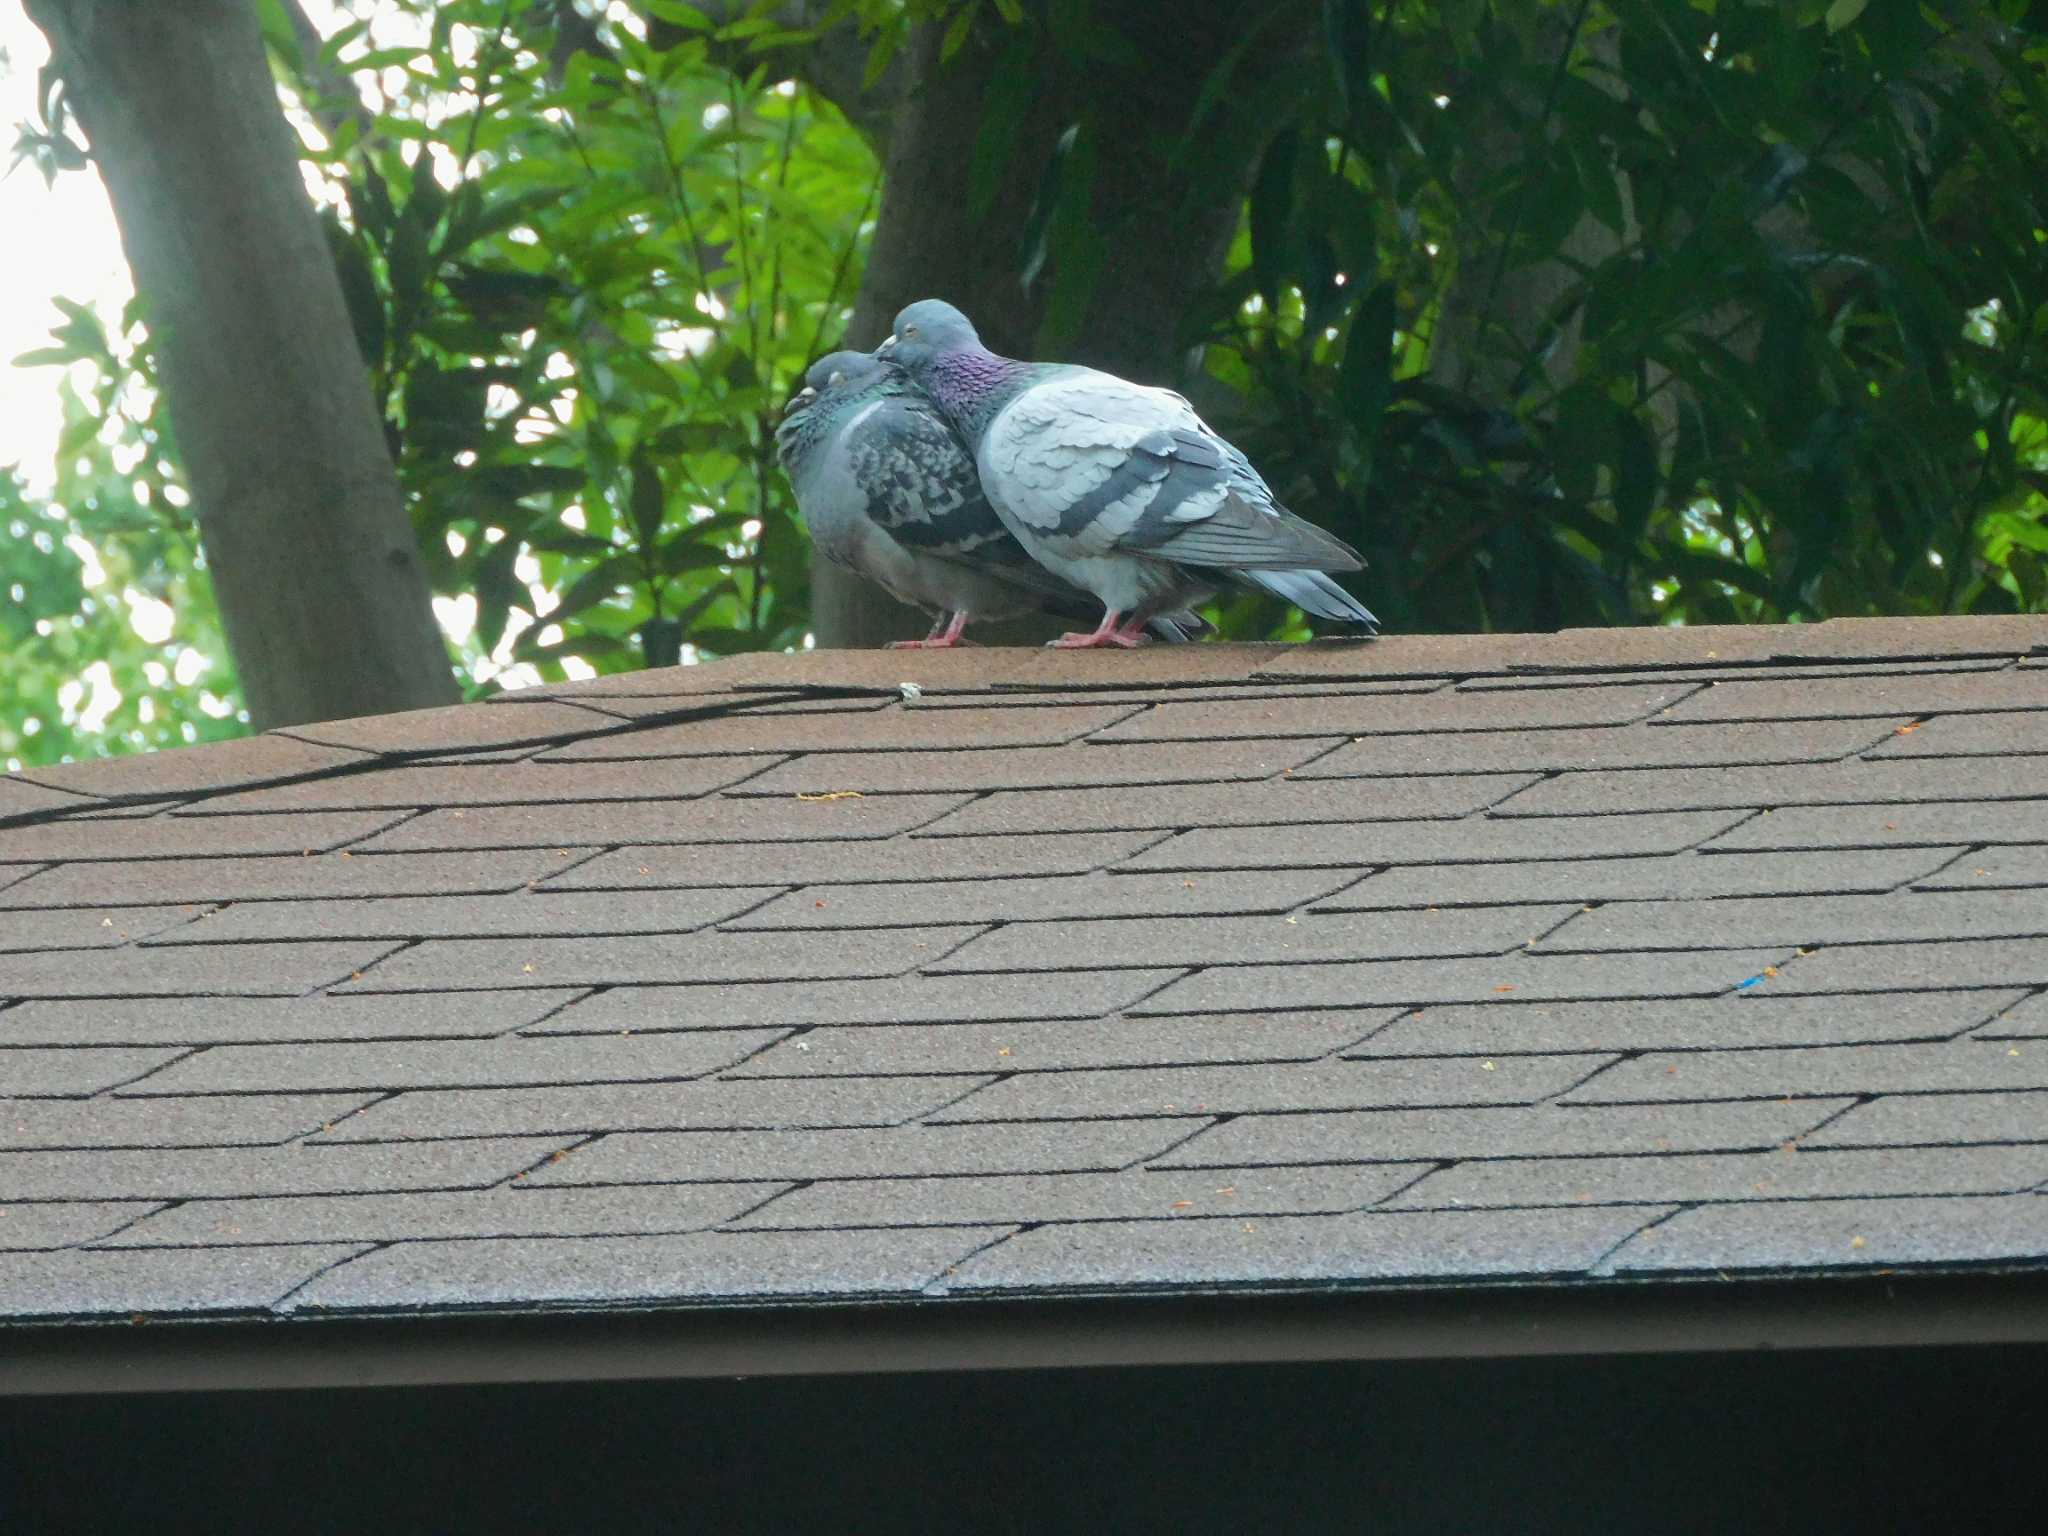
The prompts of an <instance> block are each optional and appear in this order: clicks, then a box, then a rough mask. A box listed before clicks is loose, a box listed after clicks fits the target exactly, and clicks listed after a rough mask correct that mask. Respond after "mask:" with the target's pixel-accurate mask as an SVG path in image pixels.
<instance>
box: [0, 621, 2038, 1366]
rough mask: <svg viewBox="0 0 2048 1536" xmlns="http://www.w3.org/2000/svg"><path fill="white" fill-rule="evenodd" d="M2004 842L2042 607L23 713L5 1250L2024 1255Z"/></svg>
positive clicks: (34, 1315)
mask: <svg viewBox="0 0 2048 1536" xmlns="http://www.w3.org/2000/svg"><path fill="white" fill-rule="evenodd" d="M2044 854H2048V623H2044V622H2043V621H2040V620H2030V619H2012V620H1939V621H1917V622H1914V621H1877V620H1865V621H1840V622H1833V623H1827V624H1821V625H1815V626H1808V627H1792V628H1756V629H1748V628H1744V629H1733V628H1731V629H1692V630H1676V629H1654V630H1632V631H1610V632H1587V631H1580V632H1567V633H1564V634H1559V635H1549V636H1488V637H1440V638H1431V637H1414V638H1409V637H1394V638H1388V639H1382V640H1379V641H1377V642H1372V643H1353V644H1341V643H1319V644H1314V645H1308V646H1302V647H1293V648H1289V647H1284V646H1225V645H1205V646H1190V647H1175V648H1166V647H1158V648H1154V649H1151V650H1147V651H1144V652H1139V653H1135V654H1116V655H1100V654H1075V653H1059V652H1040V651H1030V652H1023V651H1003V650H978V651H964V652H954V653H946V654H905V653H894V654H892V653H887V652H867V653H816V654H809V655H802V656H772V657H760V658H751V659H746V660H736V661H730V662H722V663H716V664H711V665H706V666H701V667H694V668H679V669H674V670H668V671H655V672H643V673H635V674H630V675H624V676H620V677H615V678H607V679H603V680H600V681H598V682H594V683H589V684H584V685H575V686H569V687H561V688H553V689H546V690H538V691H531V692H523V693H518V694H513V695H508V696H505V697H503V698H501V699H498V700H494V701H492V702H490V703H488V704H479V705H473V706H468V707H464V708H459V709H452V710H430V711H425V712H421V713H416V714H408V715H396V716H390V717H384V718H379V719H371V720H355V721H344V722H340V723H336V724H330V725H321V726H308V727H304V728H297V729H293V730H289V731H282V732H276V733H272V734H270V735H266V736H261V737H258V738H255V739H253V740H249V741H244V742H236V743H232V744H227V745H221V746H213V747H201V748H193V749H188V750H185V751H178V752H171V753H166V754H163V755H160V756H155V757H145V758H128V759H120V760H114V761H107V762H97V763H90V764H80V765H73V766H66V767H61V768H50V769H38V770H35V771H32V772H29V773H25V774H20V775H16V776H13V777H11V778H7V779H5V780H0V1100H4V1102H0V1148H4V1149H5V1150H4V1151H0V1250H5V1257H4V1261H0V1315H5V1316H7V1317H10V1318H13V1319H15V1320H17V1321H29V1320H39V1319H40V1320H50V1319H71V1320H78V1319H90V1318H118V1319H123V1320H125V1319H128V1318H130V1317H132V1316H136V1315H148V1316H159V1317H162V1316H168V1317H185V1318H191V1317H203V1318H214V1319H226V1318H236V1317H240V1318H244V1319H246V1318H250V1317H258V1318H269V1319H278V1318H283V1317H286V1316H292V1317H297V1318H305V1317H311V1316H328V1315H335V1314H358V1315H360V1314H384V1315H389V1314H417V1313H419V1312H421V1311H426V1312H430V1313H438V1312H445V1311H448V1310H451V1309H478V1308H482V1309H501V1310H509V1311H514V1312H528V1311H533V1310H536V1309H544V1308H549V1307H559V1306H573V1307H579V1308H606V1309H609V1308H619V1307H644V1306H656V1307H684V1306H689V1305H692V1304H699V1303H709V1302H715V1303H728V1304H731V1303H763V1302H770V1301H772V1302H778V1303H798V1302H801V1303H807V1304H831V1303H835V1302H846V1301H856V1300H857V1301H866V1302H872V1301H875V1300H877V1299H897V1300H901V1301H905V1302H911V1303H915V1304H916V1305H918V1306H919V1307H922V1308H925V1309H926V1314H927V1315H928V1314H929V1312H930V1310H931V1309H933V1308H937V1309H939V1310H944V1309H945V1308H947V1307H950V1306H952V1305H954V1304H955V1303H957V1302H958V1300H959V1299H960V1298H964V1297H1021V1296H1030V1297H1040V1298H1042V1297H1046V1296H1060V1295H1067V1294H1073V1293H1086V1294H1095V1295H1101V1294H1111V1295H1118V1296H1128V1295H1131V1294H1133V1293H1141V1292H1152V1291H1164V1292H1169V1293H1181V1294H1185V1293H1190V1292H1213V1291H1215V1290H1218V1289H1225V1290H1228V1289H1236V1288H1253V1289H1266V1290H1271V1289H1279V1290H1290V1289H1292V1290H1300V1289H1303V1288H1310V1289H1323V1290H1327V1289H1330V1288H1337V1289H1346V1290H1349V1289H1359V1288H1375V1287H1387V1286H1389V1285H1398V1286H1406V1287H1415V1286H1425V1287H1430V1288H1444V1287H1451V1288H1459V1289H1460V1291H1461V1293H1463V1291H1464V1290H1465V1289H1466V1288H1476V1287H1487V1286H1499V1285H1501V1284H1503V1283H1505V1282H1518V1283H1523V1284H1531V1283H1541V1284H1544V1285H1547V1286H1551V1287H1559V1286H1564V1287H1576V1288H1587V1287H1592V1288H1606V1290H1608V1291H1611V1290H1612V1289H1613V1288H1615V1287H1616V1286H1619V1285H1622V1284H1624V1283H1626V1282H1629V1281H1631V1280H1637V1281H1639V1280H1642V1279H1644V1278H1646V1277H1674V1276H1718V1277H1730V1276H1733V1277H1737V1278H1741V1277H1744V1276H1763V1275H1782V1274H1786V1273H1797V1274H1831V1273H1837V1272H1839V1273H1853V1272H1857V1271H1866V1272H1867V1271H1870V1270H1873V1269H1886V1270H1894V1269H1906V1268H1910V1267H1914V1266H1924V1267H1932V1268H1936V1269H1942V1270H1955V1269H1969V1268H1971V1267H1973V1266H1974V1267H1979V1268H1985V1267H1989V1268H1994V1269H2002V1270H2005V1271H2007V1272H2010V1271H2011V1270H2013V1269H2015V1268H2018V1269H2030V1268H2032V1269H2038V1268H2043V1267H2048V1193H2044V1192H2048V894H2044V890H2043V887H2044V886H2048V857H2044ZM270 1326H272V1327H275V1323H274V1322H272V1323H271V1324H270Z"/></svg>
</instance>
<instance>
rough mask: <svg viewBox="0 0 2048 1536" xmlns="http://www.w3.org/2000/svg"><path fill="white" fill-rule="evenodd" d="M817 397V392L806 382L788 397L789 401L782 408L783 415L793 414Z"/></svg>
mask: <svg viewBox="0 0 2048 1536" xmlns="http://www.w3.org/2000/svg"><path fill="white" fill-rule="evenodd" d="M817 398H818V392H817V391H816V390H815V389H813V388H811V386H810V385H808V384H806V385H805V386H804V387H803V388H802V389H800V390H798V391H797V392H796V393H795V394H793V395H791V396H790V397H789V403H788V404H787V405H785V406H784V407H783V408H782V414H783V415H784V416H794V415H795V414H796V413H797V412H798V411H801V410H803V409H804V408H805V407H807V406H808V405H809V404H810V403H811V402H812V401H813V400H815V399H817Z"/></svg>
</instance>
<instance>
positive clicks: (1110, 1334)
mask: <svg viewBox="0 0 2048 1536" xmlns="http://www.w3.org/2000/svg"><path fill="white" fill-rule="evenodd" d="M2040 1343H2048V1273H2044V1272H2043V1271H2042V1270H2040V1269H2019V1270H2002V1269H1975V1270H1967V1271H1925V1270H1921V1271H1907V1270H1899V1271H1886V1272H1874V1273H1870V1274H1864V1275H1855V1276H1841V1275H1804V1276H1786V1277H1779V1278H1772V1279H1743V1280H1719V1279H1712V1278H1704V1277H1703V1278H1702V1279H1701V1280H1699V1281H1694V1282H1686V1281H1674V1280H1671V1279H1660V1280H1657V1281H1617V1282H1612V1283H1606V1284H1595V1285H1588V1284H1586V1283H1584V1282H1578V1283H1572V1284H1503V1285H1494V1286H1466V1287H1456V1288H1445V1287H1431V1288H1387V1287H1376V1288H1372V1289H1321V1290H1313V1291H1310V1290H1301V1291H1275V1290H1259V1291H1234V1292H1208V1293H1189V1292H1178V1293H1166V1294H1153V1295H1133V1294H1128V1293H1121V1294H1104V1295H1095V1296H1061V1297H1037V1298H1025V1299H1020V1298H1017V1297H1001V1298H986V1299H983V1298H964V1297H953V1298H947V1299H944V1300H921V1301H911V1302H905V1301H902V1300H891V1301H863V1302H848V1303H818V1302H805V1303H800V1304H788V1305H780V1306H745V1307H736V1306H698V1307H649V1308H638V1309H630V1308H616V1307H614V1308H605V1309H601V1310H598V1309H591V1310H570V1309H558V1310H551V1311H524V1312H481V1311H473V1312H454V1311H450V1312H438V1313H426V1314H410V1315H406V1316H380V1317H322V1318H298V1319H290V1320H280V1319H277V1318H274V1317H273V1318H237V1319H226V1320H223V1319H205V1320H190V1321H171V1322H150V1323H148V1324H141V1323H129V1322H122V1323H74V1324H52V1325H46V1326H27V1327H14V1328H9V1329H5V1330H0V1396H45V1395H72V1394H94V1393H134V1392H202V1391H251V1390H258V1391H263V1390H268V1391H276V1390H297V1389H318V1388H342V1387H405V1386H414V1387H418V1386H452V1385H483V1384H506V1383H521V1382H544V1381H547V1382H570V1381H624V1380H685V1379H692V1378H712V1377H735V1376H829V1375H859V1374H867V1373H880V1372H919V1371H983V1370H1043V1369H1057V1368H1085V1367H1117V1366H1158V1365H1250V1364H1277V1363H1287V1362H1314V1361H1330V1362H1335V1361H1353V1362H1359V1361H1393V1360H1411V1361H1412V1360H1453V1359H1503V1358H1515V1357H1535V1356H1556V1355H1641V1354H1665V1353H1718V1352H1723V1351H1731V1350H1786V1349H1842V1348H1860V1349H1874V1348H1906V1347H1930V1346H1932V1347H1940V1346H1965V1345H1990V1344H2040Z"/></svg>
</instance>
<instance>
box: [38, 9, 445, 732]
mask: <svg viewBox="0 0 2048 1536" xmlns="http://www.w3.org/2000/svg"><path fill="white" fill-rule="evenodd" d="M26 5H27V9H28V13H29V16H30V19H31V20H33V21H34V22H35V23H36V24H37V25H38V26H39V27H41V28H42V30H43V31H44V33H45V34H47V35H48V37H49V39H50V44H51V50H52V53H53V56H54V59H55V63H56V66H57V69H58V71H59V73H60V74H61V75H62V76H63V78H64V81H65V84H66V88H67V96H68V100H69V102H70V105H71V108H72V110H73V111H74V112H75V113H76V114H77V116H78V118H79V120H80V122H81V123H82V124H83V125H84V127H85V131H86V133H87V135H88V137H89V138H90V139H91V143H92V155H93V160H94V161H95V163H96V164H97V165H98V166H99V171H100V175H101V176H102V177H103V178H104V179H105V182H106V186H107V191H108V194H109V196H110V197H111V199H112V201H113V205H114V215H115V218H116V220H117V221H118V223H119V225H120V230H121V243H122V246H123V248H124V249H125V250H126V252H127V256H128V263H129V266H130V267H131V268H132V269H133V271H134V275H135V286H136V288H137V290H138V292H140V294H141V295H142V297H143V300H144V303H145V305H146V307H147V312H148V317H149V325H150V332H151V337H152V340H153V343H154V346H155V349H156V353H157V357H158V359H159V366H160V376H161V378H162V381H163V387H164V392H165V398H166V400H167V402H168V404H169V407H170V412H171V417H172V421H173V424H174V425H175V427H176V430H177V434H178V446H179V451H180V455H181V457H182V459H183V462H184V465H185V469H186V473H187V474H188V476H189V477H190V481H191V487H192V496H193V504H194V508H195V511H196V513H197V517H198V522H199V529H200V537H201V540H202V543H203V545H204V547H205V551H206V559H207V565H208V567H209V568H210V570H211V573H212V578H213V586H214V592H215V595H216V597H217V598H218V600H219V603H220V612H221V620H222V624H223V627H224V628H225V630H226V633H227V640H228V645H229V648H230V649H231V650H232V652H233V654H234V660H235V666H236V670H237V671H238V673H239V674H240V677H241V683H242V690H243V695H244V697H245V699H246V700H247V703H248V706H249V713H250V716H251V718H252V720H253V721H254V723H255V725H256V726H257V727H258V728H259V729H263V728H268V727H271V726H277V725H288V724H292V723H295V722H300V721H307V720H328V719H336V718H341V717H345V716H350V715H363V714H373V713H379V712H382V711H385V710H392V709H412V708H419V707H421V706H425V705H432V704H445V703H451V702H453V701H454V700H455V699H457V698H458V697H459V692H458V690H457V687H456V684H455V679H454V674H453V672H452V670H451V668H450V665H449V660H448V653H447V648H446V646H445V644H444V643H443V641H442V638H441V633H440V629H439V627H438V626H437V625H436V623H435V621H434V615H433V609H432V606H431V601H430V593H429V591H428V587H427V579H426V574H425V571H424V569H423V567H422V565H421V562H420V558H419V555H418V552H417V550H416V548H415V546H414V538H413V530H412V527H411V524H410V521H409V520H408V519H407V517H406V514H405V509H404V503H403V501H402V499H401V497H400V493H399V487H398V476H397V473H396V471H395V470H394V469H393V467H392V464H391V457H390V454H389V452H388V451H387V450H386V448H385V445H384V436H383V431H382V428H381V425H380V424H379V422H378V419H377V414H376V409H375V407H374V405H373V403H372V402H371V399H370V392H369V386H368V382H367V380H366V378H365V376H364V372H363V364H362V358H361V356H360V354H359V353H358V352H357V350H356V343H355V338H354V334H353V332H352V331H351V330H350V328H349V320H348V313H347V310H346V308H345V307H344V305H343V302H342V296H341V287H340V284H339V282H338V281H337V279H336V277H335V272H334V264H333V261H332V259H331V258H330V256H329V255H328V251H327V247H326V244H325V242H324V241H323V240H322V239H321V236H320V230H319V226H318V224H317V222H316V221H315V219H314V215H313V210H312V208H311V206H310V204H309V202H308V200H307V196H306V191H305V186H304V184H303V183H302V181H301V180H300V176H299V166H298V158H297V154H296V152H295V148H294V145H293V143H292V137H291V131H290V129H289V127H288V126H287V125H286V123H285V120H284V115H283V113H282V112H281V111H280V109H279V107H278V102H277V91H276V87H275V84H274V83H273V81H272V78H271V73H270V65H269V61H268V59H267V57H266V56H265V54H264V48H263V41H262V37H261V34H260V33H259V31H258V28H257V20H256V8H255V6H254V5H253V4H251V3H249V0H181V3H179V4H177V5H164V4H161V3H153V0H26Z"/></svg>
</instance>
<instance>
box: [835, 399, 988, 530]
mask: <svg viewBox="0 0 2048 1536" xmlns="http://www.w3.org/2000/svg"><path fill="white" fill-rule="evenodd" d="M846 463H847V468H848V471H849V472H850V473H851V475H852V477H853V481H854V484H855V485H856V486H858V487H859V490H860V494H861V495H862V496H863V497H864V498H865V499H866V501H867V508H868V516H869V517H871V518H872V519H873V520H874V521H875V522H876V523H877V524H878V525H879V526H880V527H882V528H884V529H886V530H887V531H888V532H889V534H890V535H891V536H892V537H893V538H894V539H895V540H896V541H897V542H898V543H900V544H902V545H903V546H904V547H906V548H908V549H913V550H917V551H920V552H922V553H925V554H932V555H938V556H941V557H943V558H948V559H974V558H976V557H977V556H978V555H979V554H980V552H981V551H983V550H984V549H985V548H986V547H987V546H991V545H997V544H1002V543H1008V544H1010V545H1011V546H1012V547H1013V548H1014V547H1015V545H1016V541H1015V540H1014V539H1012V538H1011V537H1010V534H1009V532H1008V530H1006V529H1005V528H1004V527H1003V524H1002V520H1001V519H1000V518H998V517H997V516H996V514H995V509H994V508H993V507H991V506H990V505H989V504H988V499H987V498H986V497H985V496H983V495H982V493H981V479H980V477H979V476H978V475H977V474H976V473H975V471H974V461H973V460H972V459H971V458H969V457H968V456H967V450H966V448H965V447H963V446H962V445H961V442H960V439H959V437H958V436H957V435H956V434H955V433H954V431H953V429H952V428H951V427H950V426H948V425H947V424H946V421H945V419H944V418H943V417H942V416H940V415H939V413H938V412H937V411H935V410H934V409H932V407H931V406H930V405H928V404H927V403H925V402H924V401H923V400H920V399H916V398H914V397H905V396H900V395H892V396H886V397H884V398H883V399H880V400H877V401H874V402H873V403H871V404H869V405H867V406H864V407H863V408H862V409H861V410H860V411H859V412H858V413H857V414H856V415H855V416H854V418H853V419H852V420H851V421H850V422H848V424H847V428H846ZM1017 554H1018V556H1019V557H1020V558H1022V557H1023V551H1022V550H1021V549H1018V550H1017Z"/></svg>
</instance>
